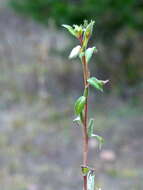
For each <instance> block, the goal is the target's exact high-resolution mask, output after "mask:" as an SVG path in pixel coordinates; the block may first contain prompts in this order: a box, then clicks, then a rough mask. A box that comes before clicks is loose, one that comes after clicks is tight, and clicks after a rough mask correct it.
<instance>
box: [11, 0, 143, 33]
mask: <svg viewBox="0 0 143 190" xmlns="http://www.w3.org/2000/svg"><path fill="white" fill-rule="evenodd" d="M10 2H11V5H12V7H13V8H14V9H15V10H16V11H18V12H20V13H23V14H25V15H27V16H31V17H32V18H34V19H36V20H38V21H40V22H42V23H45V24H47V23H48V19H49V18H52V19H54V20H55V22H56V24H57V25H61V24H62V23H69V24H74V23H77V24H79V23H81V22H82V20H83V18H84V19H93V18H94V17H96V21H97V23H96V24H97V25H98V27H97V28H98V31H100V33H101V34H104V33H105V32H109V33H112V31H113V30H114V31H116V30H119V29H120V28H122V27H123V26H129V27H133V28H135V29H137V30H142V29H143V22H142V20H143V1H142V0H138V1H137V0H120V1H115V0H76V1H74V0H60V1H59V0H36V1H35V0H10ZM101 29H102V30H101ZM112 35H113V33H112Z"/></svg>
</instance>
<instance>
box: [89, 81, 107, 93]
mask: <svg viewBox="0 0 143 190" xmlns="http://www.w3.org/2000/svg"><path fill="white" fill-rule="evenodd" d="M87 81H88V83H89V84H90V85H91V86H93V87H94V88H96V89H97V90H100V91H101V92H103V85H104V84H106V83H107V82H109V80H98V79H97V78H95V77H91V78H89V79H88V80H87Z"/></svg>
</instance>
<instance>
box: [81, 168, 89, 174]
mask: <svg viewBox="0 0 143 190" xmlns="http://www.w3.org/2000/svg"><path fill="white" fill-rule="evenodd" d="M81 171H82V175H83V176H86V175H87V174H88V172H89V171H90V169H89V167H86V166H81Z"/></svg>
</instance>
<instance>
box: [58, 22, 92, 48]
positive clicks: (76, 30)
mask: <svg viewBox="0 0 143 190" xmlns="http://www.w3.org/2000/svg"><path fill="white" fill-rule="evenodd" d="M94 23H95V21H92V20H91V21H90V23H88V22H87V21H84V24H83V25H80V26H78V25H73V27H72V26H69V25H65V24H63V25H62V26H63V27H65V28H66V29H67V30H68V31H69V32H70V33H71V34H72V35H73V36H75V37H76V38H77V39H78V40H79V41H80V43H81V45H82V48H83V49H84V50H85V49H86V47H87V44H88V41H89V39H90V36H91V35H92V31H93V26H94Z"/></svg>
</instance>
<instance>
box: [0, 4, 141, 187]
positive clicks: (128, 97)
mask: <svg viewBox="0 0 143 190" xmlns="http://www.w3.org/2000/svg"><path fill="white" fill-rule="evenodd" d="M84 19H87V20H90V19H92V20H95V21H96V27H95V30H94V34H93V36H92V40H91V41H90V46H93V45H96V47H97V49H98V54H96V55H95V56H94V58H93V59H92V62H91V63H90V69H91V72H92V75H94V76H97V78H99V79H103V80H104V79H109V80H110V84H108V85H106V87H105V91H104V93H98V92H95V91H92V90H91V91H90V95H91V97H90V112H91V113H90V115H91V116H92V117H93V118H95V121H96V126H95V132H96V133H97V134H99V135H102V136H103V137H104V139H105V144H104V146H103V148H102V150H101V151H99V150H98V145H97V142H96V141H95V140H92V141H90V143H89V148H90V154H89V161H90V166H91V167H95V168H96V171H97V175H96V183H97V184H98V185H99V186H101V187H102V189H103V190H142V189H143V117H142V113H143V101H142V100H143V0H126V1H125V0H120V1H115V0H100V1H98V0H67V1H66V0H61V1H59V0H36V1H35V0H0V189H1V190H55V189H59V190H67V189H68V190H75V189H77V190H80V189H82V177H81V171H80V165H81V164H82V138H81V129H80V128H78V127H76V126H75V125H74V124H73V123H72V120H73V118H74V111H73V104H74V101H75V100H76V98H77V97H78V96H80V95H81V93H82V91H83V83H82V80H83V79H82V68H81V64H80V63H79V60H73V61H69V60H68V55H69V53H70V51H71V49H72V48H73V47H74V46H75V45H77V41H76V40H75V39H74V38H73V37H72V36H70V35H69V34H68V32H67V31H65V30H64V29H63V28H62V27H61V24H82V23H83V20H84Z"/></svg>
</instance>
